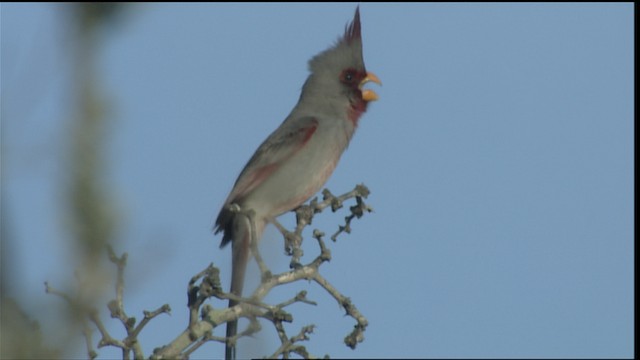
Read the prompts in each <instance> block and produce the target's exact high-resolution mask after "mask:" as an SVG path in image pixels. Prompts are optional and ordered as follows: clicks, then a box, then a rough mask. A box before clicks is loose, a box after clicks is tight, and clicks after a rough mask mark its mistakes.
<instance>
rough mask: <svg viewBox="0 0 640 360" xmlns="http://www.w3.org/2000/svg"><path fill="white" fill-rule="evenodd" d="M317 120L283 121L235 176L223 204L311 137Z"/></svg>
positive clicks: (253, 185) (255, 183)
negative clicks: (236, 177) (236, 176)
mask: <svg viewBox="0 0 640 360" xmlns="http://www.w3.org/2000/svg"><path fill="white" fill-rule="evenodd" d="M317 128H318V120H316V119H315V118H313V117H304V118H300V119H297V120H295V121H292V122H285V123H283V124H282V125H281V127H280V128H278V129H277V130H276V131H274V132H273V133H272V134H271V135H269V137H268V138H267V139H266V140H265V141H264V142H263V143H262V144H261V145H260V147H258V149H257V150H256V152H255V153H254V154H253V156H252V157H251V159H250V160H249V162H248V163H247V165H245V167H244V169H242V172H241V173H240V176H238V180H236V183H235V185H234V186H233V190H231V193H230V194H229V197H228V198H227V201H226V202H225V204H226V205H228V204H231V203H233V202H235V201H237V200H238V199H240V198H242V197H244V196H245V195H247V194H249V193H250V192H251V191H252V190H253V189H255V188H256V187H257V186H258V185H259V184H261V183H262V182H263V181H264V179H266V178H267V177H269V176H270V175H271V174H272V173H273V172H274V171H276V170H277V169H278V168H279V167H280V165H281V164H282V163H283V162H284V161H286V160H287V159H289V158H291V157H292V156H293V155H295V154H296V153H297V152H298V151H299V150H300V149H302V147H303V146H304V144H306V143H307V142H308V141H309V139H311V137H312V136H313V134H314V133H315V131H316V129H317Z"/></svg>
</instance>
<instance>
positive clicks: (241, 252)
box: [225, 215, 265, 360]
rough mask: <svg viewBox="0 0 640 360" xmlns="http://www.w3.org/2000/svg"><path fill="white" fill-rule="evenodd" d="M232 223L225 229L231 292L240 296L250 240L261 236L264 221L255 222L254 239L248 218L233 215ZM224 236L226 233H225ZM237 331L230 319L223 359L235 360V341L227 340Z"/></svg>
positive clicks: (230, 301) (232, 302) (230, 302)
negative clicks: (229, 227)
mask: <svg viewBox="0 0 640 360" xmlns="http://www.w3.org/2000/svg"><path fill="white" fill-rule="evenodd" d="M232 221H233V225H232V228H231V229H228V228H227V229H225V232H226V231H229V230H230V231H232V234H229V235H230V237H231V239H232V242H231V244H232V260H231V290H230V291H231V293H232V294H233V295H236V296H242V288H243V286H244V278H245V273H246V270H247V263H248V261H249V254H250V253H251V241H257V240H259V239H260V237H261V236H262V231H263V230H264V226H265V224H264V222H262V221H259V220H258V221H256V222H255V228H254V229H255V233H254V235H255V239H256V240H253V239H252V238H251V235H252V233H251V223H250V220H249V218H247V217H246V216H242V215H236V216H235V217H234V219H233V220H232ZM225 237H227V234H226V233H225ZM237 304H238V302H237V301H234V300H229V307H233V306H235V305H237ZM237 333H238V320H232V321H229V322H228V323H227V341H226V344H225V359H226V360H235V358H236V347H235V342H234V343H233V344H232V343H231V342H230V341H229V340H230V339H231V338H232V337H234V336H236V334H237Z"/></svg>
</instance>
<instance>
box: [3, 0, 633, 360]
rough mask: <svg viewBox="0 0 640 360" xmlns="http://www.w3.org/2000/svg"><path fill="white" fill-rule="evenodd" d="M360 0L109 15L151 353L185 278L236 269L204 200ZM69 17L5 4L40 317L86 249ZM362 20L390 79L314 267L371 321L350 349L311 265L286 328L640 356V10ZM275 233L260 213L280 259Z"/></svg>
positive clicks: (51, 327)
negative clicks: (636, 147) (164, 311)
mask: <svg viewBox="0 0 640 360" xmlns="http://www.w3.org/2000/svg"><path fill="white" fill-rule="evenodd" d="M355 6H356V4H355V3H354V4H278V5H264V4H249V5H246V4H222V5H221V4H189V5H182V4H144V5H137V6H135V7H133V8H132V9H131V11H129V12H128V13H126V14H124V16H122V17H121V18H120V19H119V21H118V22H117V23H116V25H117V26H116V28H112V29H110V30H109V31H105V32H104V33H103V34H102V37H101V39H102V40H103V43H102V44H101V45H100V46H99V51H98V53H97V54H96V59H97V61H98V64H99V67H98V68H99V74H98V76H99V78H100V79H101V80H102V84H101V85H102V88H103V93H104V95H105V97H106V99H107V101H108V104H109V108H108V115H107V116H108V121H109V125H108V127H107V131H106V136H107V141H106V145H107V148H106V152H105V157H106V159H107V164H108V167H107V168H106V169H105V176H106V178H105V179H104V184H105V185H106V187H107V189H108V191H109V192H110V194H111V197H112V200H113V204H112V205H113V206H114V208H115V209H116V210H117V211H116V214H117V220H118V232H117V239H116V241H117V243H116V249H117V250H118V251H119V252H122V251H126V252H128V253H129V263H130V264H129V267H128V269H127V271H128V273H127V274H128V278H127V294H126V299H127V310H128V311H129V313H130V314H132V315H133V314H136V315H138V317H141V315H140V314H141V312H142V310H145V309H152V308H156V307H158V306H160V305H161V304H163V303H169V304H170V305H171V307H172V308H173V314H172V315H171V316H166V317H161V318H157V319H156V320H154V322H153V323H152V324H151V325H150V326H149V327H148V328H147V330H146V331H145V333H144V334H143V336H142V338H141V341H142V343H143V346H144V347H145V350H146V352H147V353H150V351H151V349H152V348H153V347H155V346H158V345H161V344H163V343H166V342H168V341H169V340H171V339H173V337H174V336H175V335H176V334H177V333H178V331H179V330H181V329H183V328H184V326H185V324H186V319H187V313H186V308H185V303H186V297H185V289H186V284H187V281H188V279H189V278H190V277H191V276H192V275H193V274H195V273H196V272H198V271H200V270H201V269H203V268H204V267H205V266H206V265H207V264H208V263H210V262H212V261H213V262H214V263H215V264H217V265H219V266H220V267H221V269H222V271H223V274H224V275H227V276H228V271H229V266H230V265H229V257H230V251H229V249H225V250H222V251H221V250H219V249H218V243H219V241H220V238H219V236H215V237H214V236H213V234H212V233H211V226H212V223H213V217H214V216H215V215H216V214H217V211H218V210H219V208H220V206H221V204H222V202H223V201H224V199H225V197H226V196H227V193H228V191H229V190H230V189H231V186H232V184H233V181H234V180H235V178H236V176H237V175H238V173H239V171H240V169H241V168H242V166H244V164H245V162H246V161H247V160H248V158H249V157H250V156H251V154H252V153H253V151H254V150H255V148H256V147H257V146H258V145H259V144H260V142H261V141H262V140H263V139H264V138H265V137H266V136H267V135H268V134H269V133H270V132H271V131H272V130H273V129H274V128H275V127H277V126H278V125H279V123H280V122H281V121H282V120H283V119H284V118H285V116H286V115H287V114H288V112H289V111H290V109H291V108H292V107H293V105H294V104H295V102H296V101H297V99H298V95H299V90H300V87H301V86H302V83H303V82H304V79H305V77H306V76H307V67H306V62H307V60H308V59H309V58H310V57H311V56H313V55H315V54H316V53H318V52H319V51H321V50H323V49H325V48H326V47H327V46H329V45H331V44H332V43H333V41H334V40H335V39H336V38H337V36H338V35H339V34H341V33H342V31H343V29H344V25H345V24H346V23H347V22H348V21H349V20H350V19H351V18H352V16H353V11H354V9H355ZM66 12H68V8H66V7H65V6H62V5H51V4H27V5H22V4H4V3H3V4H2V14H1V16H2V18H1V21H2V88H1V91H2V178H1V180H2V217H3V226H7V227H8V234H10V236H11V241H10V242H8V241H6V239H4V238H3V242H2V251H3V252H5V251H7V252H8V253H9V255H7V256H6V257H5V256H3V259H6V258H9V259H10V262H9V265H11V268H10V269H11V276H10V277H9V278H8V281H9V285H8V289H9V291H10V294H11V295H12V296H15V297H17V298H19V299H21V301H22V304H23V307H24V308H25V309H26V310H27V311H28V312H29V313H30V314H31V315H32V316H33V318H35V319H38V320H39V321H40V322H41V325H42V327H43V329H45V331H48V332H49V333H51V332H55V329H56V327H55V315H52V314H51V311H50V310H51V309H52V308H55V304H56V302H57V300H56V299H54V298H52V297H50V296H46V295H45V294H44V292H43V285H42V283H43V282H44V281H45V280H49V281H51V282H52V283H53V284H56V283H65V281H66V280H67V279H68V278H69V277H70V276H71V274H72V271H73V268H72V266H70V265H72V264H73V263H74V262H73V251H72V250H71V249H70V243H69V241H68V238H69V233H68V228H67V225H66V224H67V223H66V221H67V219H65V218H64V216H63V214H64V209H65V203H64V196H63V192H62V189H64V186H65V184H66V181H67V180H68V175H67V171H68V169H69V159H68V157H67V154H68V151H69V142H70V137H69V129H70V124H71V123H70V121H69V119H70V114H72V112H71V111H72V108H71V105H72V101H73V99H72V98H71V96H72V95H71V94H72V92H71V90H72V86H71V80H70V74H71V71H70V70H71V60H72V59H71V56H70V53H71V49H72V45H73V44H72V43H70V41H71V40H70V37H69V35H70V27H69V26H68V24H67V21H68V18H66V17H65V16H66V15H67V14H65V13H66ZM361 16H362V32H363V41H364V57H365V62H366V64H367V68H368V70H370V71H373V72H374V73H376V74H377V75H378V77H380V79H381V80H382V82H383V84H384V85H383V86H382V87H380V88H376V92H377V93H378V94H379V96H380V100H379V101H378V102H376V103H374V104H373V105H372V106H370V108H369V111H368V112H367V113H366V114H365V116H364V117H363V118H362V119H361V122H360V127H359V129H358V131H357V133H356V135H355V137H354V139H353V141H352V143H351V145H350V147H349V149H348V150H347V152H346V153H345V154H344V156H343V157H342V159H341V162H340V164H339V166H338V168H337V170H336V171H335V173H334V174H333V176H332V177H331V179H330V180H329V182H328V183H327V187H329V188H330V189H331V190H332V191H333V192H334V193H342V192H346V191H348V190H350V189H352V188H353V186H354V185H355V184H357V183H361V182H364V183H365V184H366V185H367V186H368V187H369V188H370V190H371V192H372V193H371V196H370V198H369V203H370V205H372V206H373V207H374V209H375V212H374V213H372V214H369V215H368V216H366V217H365V218H363V219H361V220H359V221H357V222H355V223H354V224H353V233H352V234H351V235H349V236H345V237H343V238H342V239H341V240H340V241H339V242H338V243H335V244H334V243H331V244H330V247H331V249H332V254H333V259H332V261H331V263H329V264H327V265H325V266H324V267H323V269H322V273H323V275H324V276H325V277H326V278H327V279H329V280H330V281H331V282H332V283H333V284H334V285H335V286H336V287H337V288H339V289H341V290H342V291H343V293H345V294H346V295H347V296H349V297H350V298H351V299H352V301H353V302H354V303H355V304H356V305H357V306H358V308H359V309H360V310H361V312H362V313H363V314H364V315H365V316H366V317H367V318H368V319H369V324H370V325H369V328H368V329H367V331H366V333H365V337H366V339H365V341H364V342H363V343H361V344H360V345H359V346H358V348H357V349H356V350H355V351H352V350H350V349H348V348H346V347H345V346H344V345H343V343H342V339H343V337H344V336H345V335H346V334H347V333H348V332H350V330H351V328H352V325H353V322H352V321H351V320H350V319H348V318H345V317H344V316H343V313H342V311H341V310H339V309H338V307H337V306H336V303H335V301H333V300H332V299H331V298H329V297H328V296H326V295H325V294H323V293H322V291H320V290H319V289H318V288H317V287H316V286H315V285H313V284H311V283H301V284H298V285H297V286H296V287H291V288H289V289H287V288H281V289H278V291H277V292H276V293H274V296H273V297H271V298H270V299H273V301H277V300H278V299H285V298H289V297H291V296H293V294H295V291H297V290H300V289H307V290H309V297H310V298H312V299H314V300H316V301H317V302H318V303H319V305H318V306H317V307H309V306H306V305H305V306H303V305H296V306H295V307H294V308H292V309H291V311H292V312H293V313H294V316H295V322H294V324H293V325H292V327H291V328H290V329H291V332H292V333H293V332H294V331H296V329H299V328H301V327H302V326H304V325H306V324H308V323H315V324H316V325H317V326H318V327H317V329H316V331H315V333H314V334H313V336H312V338H311V341H310V342H308V343H307V347H308V349H309V351H311V352H312V353H313V354H316V355H319V356H322V355H324V354H329V355H331V356H332V357H361V358H365V357H600V358H604V357H631V356H632V355H633V315H634V313H633V280H634V279H633V260H634V258H633V247H634V243H633V233H634V225H633V211H634V209H633V195H634V188H633V171H634V168H633V160H634V159H633V140H634V138H633V131H634V122H633V109H634V107H633V92H634V88H633V77H634V67H633V40H634V39H633V21H634V18H633V5H632V4H630V3H626V4H368V3H363V4H361ZM284 217H285V218H289V220H283V221H284V222H285V223H291V219H290V218H291V215H286V216H284ZM340 219H341V216H337V215H334V216H326V219H323V220H322V221H320V220H319V221H317V222H314V228H315V227H317V228H321V229H322V230H324V231H325V232H327V233H330V232H332V231H333V230H334V229H335V227H336V226H337V225H336V224H337V222H338V221H340ZM4 235H5V232H4V230H3V236H4ZM308 244H309V245H310V246H309V248H308V249H307V251H306V252H307V253H308V254H311V253H312V251H313V243H312V242H308ZM281 246H282V245H281V240H280V239H279V237H278V236H277V233H276V232H275V230H273V229H271V230H268V231H267V233H266V235H265V238H264V239H263V241H262V249H263V253H264V254H265V256H266V257H267V260H268V261H269V263H270V264H272V266H273V267H274V270H276V271H282V270H284V269H286V266H287V264H288V259H286V258H285V257H284V256H282V251H281V249H282V247H281ZM3 279H6V278H5V277H3ZM223 281H225V282H226V281H227V277H226V276H224V277H223ZM48 310H49V311H48ZM105 318H106V312H105ZM115 325H116V324H115V323H113V326H111V328H112V329H117V328H118V327H117V326H115ZM114 331H116V330H114ZM219 334H221V333H219ZM241 346H242V348H241V349H240V356H247V357H250V356H254V357H255V356H263V355H268V354H270V353H271V352H272V351H273V350H274V349H275V348H276V347H277V338H276V336H275V334H274V332H273V331H272V329H271V328H269V327H268V326H265V330H264V331H263V333H262V334H260V335H258V336H256V338H255V339H252V340H247V341H245V342H243V343H241ZM69 351H70V353H69V355H70V356H77V357H83V356H84V349H83V348H82V346H79V347H78V348H77V349H70V350H69ZM222 351H223V349H222V346H220V345H213V344H212V345H209V346H207V347H204V348H202V349H201V350H200V351H199V352H197V353H196V354H195V356H194V358H200V357H201V358H207V357H213V356H221V354H222ZM100 354H101V357H104V358H107V357H113V356H119V353H118V352H114V351H109V350H106V349H105V350H101V351H100Z"/></svg>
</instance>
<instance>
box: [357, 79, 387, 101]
mask: <svg viewBox="0 0 640 360" xmlns="http://www.w3.org/2000/svg"><path fill="white" fill-rule="evenodd" d="M368 82H374V83H376V84H378V85H380V86H382V81H380V79H378V77H377V76H376V74H374V73H372V72H367V76H365V77H364V79H362V81H361V82H360V84H359V85H358V87H359V88H360V89H361V90H362V87H363V86H364V84H366V83H368ZM362 99H363V100H364V101H376V100H378V94H376V93H375V92H374V91H373V90H369V89H365V90H362Z"/></svg>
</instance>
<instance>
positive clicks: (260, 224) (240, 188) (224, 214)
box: [214, 6, 382, 359]
mask: <svg viewBox="0 0 640 360" xmlns="http://www.w3.org/2000/svg"><path fill="white" fill-rule="evenodd" d="M308 68H309V72H310V74H309V76H308V77H307V79H306V81H305V82H304V84H303V86H302V90H301V93H300V97H299V99H298V102H297V104H296V105H295V106H294V108H293V109H292V110H291V113H290V114H289V115H288V116H287V117H286V118H285V119H284V121H283V122H282V123H281V124H280V126H279V127H278V128H276V129H275V130H274V131H273V132H272V133H271V134H270V135H269V136H268V137H267V138H266V140H264V142H262V144H261V145H260V146H259V147H258V148H257V150H256V151H255V153H254V154H253V156H252V157H251V158H250V159H249V161H248V162H247V164H246V165H245V167H244V168H243V169H242V171H241V172H240V175H239V176H238V178H237V180H236V182H235V184H234V185H233V188H232V190H231V192H230V193H229V195H228V197H227V199H226V200H225V202H224V204H223V206H222V209H221V210H220V212H219V214H218V216H217V218H216V220H215V226H214V232H215V234H218V233H220V232H223V236H222V241H221V243H220V248H223V247H225V246H226V245H228V244H229V243H231V245H232V246H231V253H232V255H231V256H232V261H231V263H232V265H231V267H232V271H231V288H230V292H231V293H232V294H234V295H236V296H238V297H239V296H242V290H243V285H244V278H245V272H246V268H247V262H248V260H249V254H250V252H251V250H250V245H251V244H252V243H253V242H254V241H255V242H256V243H257V242H258V241H259V240H260V238H261V236H262V233H263V231H264V229H265V227H266V225H267V224H268V223H269V221H270V220H271V219H275V218H276V217H277V216H280V215H282V214H284V213H286V212H289V211H291V210H294V209H296V208H297V207H299V206H300V205H302V204H303V203H304V202H305V201H307V200H308V199H309V198H311V196H313V195H314V194H316V193H317V192H318V191H319V190H320V188H321V187H322V186H324V184H325V183H326V181H327V180H328V178H329V177H330V176H331V174H332V173H333V171H334V169H335V168H336V166H337V164H338V161H339V159H340V157H341V155H342V153H343V152H344V151H345V149H346V148H347V146H348V145H349V142H350V141H351V138H352V137H353V134H354V132H355V131H356V128H357V127H358V123H359V120H360V117H361V116H362V115H363V113H364V112H365V111H366V110H367V106H368V105H369V103H370V102H372V101H375V100H378V95H377V94H376V93H375V92H374V91H373V90H370V89H364V88H363V85H365V84H366V83H368V82H373V83H377V84H378V85H382V83H381V81H380V79H379V78H378V77H377V76H376V75H375V74H373V73H371V72H368V71H367V70H366V68H365V65H364V60H363V55H362V33H361V24H360V7H359V6H357V7H356V10H355V14H354V17H353V20H352V21H351V22H350V23H348V24H347V25H346V27H345V31H344V35H342V36H341V37H339V38H338V40H337V41H336V42H335V43H334V44H333V45H332V46H331V47H329V48H328V49H326V50H324V51H322V52H320V53H319V54H317V55H315V56H314V57H312V58H311V60H309V63H308ZM232 205H236V206H238V207H239V208H240V209H241V211H238V210H237V208H236V209H235V211H234V209H233V208H232ZM248 211H251V214H252V216H247V215H246V214H247V212H248ZM252 222H253V223H252ZM252 234H253V235H255V239H253V238H252ZM235 305H237V302H236V301H235V300H229V307H233V306H235ZM237 327H238V323H237V320H232V321H230V322H228V323H227V332H226V336H227V342H226V347H225V358H226V359H235V353H236V350H235V342H233V341H230V340H231V338H232V337H234V336H235V335H236V334H237Z"/></svg>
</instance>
